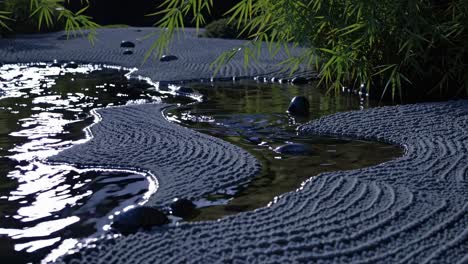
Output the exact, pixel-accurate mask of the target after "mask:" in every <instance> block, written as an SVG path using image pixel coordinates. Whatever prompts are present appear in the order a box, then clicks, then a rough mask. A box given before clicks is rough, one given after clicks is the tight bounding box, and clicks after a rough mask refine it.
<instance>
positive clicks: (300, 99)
mask: <svg viewBox="0 0 468 264" xmlns="http://www.w3.org/2000/svg"><path fill="white" fill-rule="evenodd" d="M309 107H310V105H309V100H307V98H305V97H304V96H296V97H294V98H293V99H292V100H291V103H289V106H288V113H290V114H291V115H299V116H306V115H308V114H309Z"/></svg>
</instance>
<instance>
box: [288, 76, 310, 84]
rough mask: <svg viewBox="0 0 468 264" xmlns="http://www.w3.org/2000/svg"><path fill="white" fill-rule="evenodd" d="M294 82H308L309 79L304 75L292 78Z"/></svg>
mask: <svg viewBox="0 0 468 264" xmlns="http://www.w3.org/2000/svg"><path fill="white" fill-rule="evenodd" d="M291 83H292V84H307V83H309V81H307V79H306V78H304V77H295V78H293V79H292V80H291Z"/></svg>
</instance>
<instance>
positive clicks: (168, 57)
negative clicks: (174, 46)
mask: <svg viewBox="0 0 468 264" xmlns="http://www.w3.org/2000/svg"><path fill="white" fill-rule="evenodd" d="M177 59H179V58H177V57H176V56H174V55H162V56H161V58H160V59H159V61H162V62H167V61H173V60H177Z"/></svg>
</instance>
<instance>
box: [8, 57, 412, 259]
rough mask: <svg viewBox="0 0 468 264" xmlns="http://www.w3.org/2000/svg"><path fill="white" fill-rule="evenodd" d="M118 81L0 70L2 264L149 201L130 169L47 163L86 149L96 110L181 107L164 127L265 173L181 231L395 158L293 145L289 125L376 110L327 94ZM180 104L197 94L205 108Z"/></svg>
mask: <svg viewBox="0 0 468 264" xmlns="http://www.w3.org/2000/svg"><path fill="white" fill-rule="evenodd" d="M126 73H127V71H125V70H122V69H118V68H114V69H113V68H107V67H102V66H93V65H80V66H79V67H77V65H72V64H71V66H70V64H69V67H64V65H61V66H60V67H51V65H46V64H36V65H3V66H2V67H1V68H0V255H1V256H2V259H5V260H9V262H8V263H26V262H40V261H41V260H43V259H44V258H45V259H46V260H51V259H54V258H55V257H57V256H59V255H61V254H63V253H64V252H66V251H67V250H69V249H70V248H73V247H75V246H76V245H77V244H78V243H79V242H80V239H82V238H93V239H94V238H97V237H98V236H101V235H106V234H110V235H113V234H112V233H111V232H108V231H109V224H110V223H111V218H112V215H113V214H115V213H116V212H118V211H121V210H122V209H123V208H126V207H128V206H131V205H136V204H144V202H145V201H146V199H147V198H148V195H150V194H152V193H153V192H154V191H155V189H156V186H155V181H154V179H152V177H151V175H146V174H144V173H140V172H137V170H136V169H135V171H122V170H116V169H114V168H86V169H83V168H78V167H76V166H72V165H68V164H50V163H49V162H47V158H48V157H51V156H53V155H55V154H57V153H58V152H60V151H61V150H63V149H66V148H69V147H72V146H73V145H75V144H78V143H83V142H85V141H86V140H88V139H89V135H88V134H87V133H86V132H85V130H84V129H85V128H86V127H88V126H90V125H91V124H93V123H94V122H96V121H97V120H96V116H94V115H92V114H91V113H92V110H94V109H97V108H102V107H108V106H118V105H125V104H135V103H157V102H161V101H162V102H167V103H177V104H180V105H179V107H177V108H173V109H171V110H168V111H167V112H166V115H167V119H168V120H171V121H172V122H178V123H180V124H181V125H183V126H188V127H190V128H192V129H195V130H197V131H200V132H202V133H207V134H210V135H213V136H215V137H219V138H222V139H224V140H227V141H229V142H231V143H233V144H236V145H238V146H240V147H242V148H244V149H246V150H247V151H249V152H250V153H252V154H253V155H255V156H256V157H257V158H258V159H259V160H260V161H261V162H262V166H263V171H262V173H261V174H260V175H258V176H257V177H256V178H255V179H253V180H252V182H250V183H249V184H247V185H246V186H233V188H232V189H230V190H219V193H215V194H212V195H209V196H207V197H200V199H199V200H197V201H195V202H196V204H197V205H198V206H199V208H198V209H197V213H196V214H194V215H193V216H192V217H190V218H189V219H185V220H189V221H199V220H208V219H218V218H220V217H223V216H226V215H230V214H235V213H238V212H242V211H249V210H254V209H256V208H259V207H262V206H266V205H267V204H268V203H269V202H271V201H272V200H273V199H274V197H276V196H278V195H281V194H283V193H285V192H288V191H291V190H295V189H297V188H298V187H299V186H300V184H301V183H302V182H303V181H304V180H306V179H307V178H310V177H311V176H314V175H317V174H319V173H321V172H326V171H336V170H347V169H356V168H362V167H367V166H371V165H375V164H379V163H382V162H385V161H388V160H391V159H394V158H396V157H399V156H401V155H402V153H403V152H402V150H401V148H399V147H396V146H390V145H386V144H381V143H376V142H366V141H358V140H351V139H346V138H327V137H301V136H298V135H297V133H296V128H297V126H298V125H300V124H303V123H304V122H307V121H309V120H311V119H314V118H318V117H320V116H323V115H328V114H333V113H336V112H339V111H348V110H357V109H362V108H367V107H370V106H372V105H373V104H372V102H369V101H367V99H364V100H360V99H359V98H358V97H356V96H354V95H350V94H346V95H341V96H334V95H327V94H325V93H322V92H319V91H318V89H316V88H314V87H313V85H302V86H293V85H282V84H264V83H257V82H254V81H238V82H235V83H232V82H224V83H194V84H190V85H189V86H190V87H191V88H192V89H193V90H194V93H188V94H187V93H178V94H177V93H171V89H163V90H164V91H161V90H158V89H156V87H153V86H152V85H150V84H148V83H146V82H144V81H141V80H137V79H128V78H127V77H126V76H125V74H126ZM159 88H162V87H159ZM169 88H170V87H169ZM187 91H189V92H190V89H188V90H187ZM187 95H188V96H193V95H203V98H204V100H203V101H202V102H197V101H196V100H192V99H190V98H189V97H187ZM295 95H304V96H306V97H307V98H309V101H310V102H311V107H310V111H311V115H310V116H309V117H307V118H294V117H291V116H288V115H287V114H286V113H285V109H286V108H287V106H288V103H289V101H290V99H291V98H292V97H293V96H295ZM195 97H196V96H195ZM199 98H201V96H200V97H199ZM292 142H294V143H302V144H307V145H310V146H311V148H312V149H313V150H314V151H313V153H312V154H310V155H294V156H291V155H281V154H279V153H277V152H275V151H274V149H275V148H276V147H278V146H281V145H284V144H287V143H292Z"/></svg>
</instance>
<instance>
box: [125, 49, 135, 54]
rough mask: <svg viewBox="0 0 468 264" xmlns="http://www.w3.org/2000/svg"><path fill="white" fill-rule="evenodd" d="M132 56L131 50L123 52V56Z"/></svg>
mask: <svg viewBox="0 0 468 264" xmlns="http://www.w3.org/2000/svg"><path fill="white" fill-rule="evenodd" d="M132 54H133V50H131V49H126V50H124V52H123V55H132Z"/></svg>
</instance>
